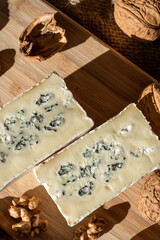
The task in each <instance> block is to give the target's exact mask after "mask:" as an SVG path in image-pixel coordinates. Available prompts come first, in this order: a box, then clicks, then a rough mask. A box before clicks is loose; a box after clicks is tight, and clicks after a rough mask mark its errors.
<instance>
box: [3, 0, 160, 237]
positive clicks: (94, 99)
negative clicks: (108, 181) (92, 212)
mask: <svg viewBox="0 0 160 240" xmlns="http://www.w3.org/2000/svg"><path fill="white" fill-rule="evenodd" d="M47 12H54V13H55V18H56V20H57V22H58V24H59V25H61V26H62V27H64V28H65V29H66V32H67V38H68V43H67V45H66V46H65V48H64V49H63V51H61V52H60V53H57V54H56V55H55V56H53V57H52V58H50V59H48V60H46V61H44V62H41V63H33V62H31V61H28V60H26V59H24V57H23V56H21V54H20V53H19V42H18V38H19V36H20V34H21V32H22V31H23V29H24V28H25V27H26V26H27V25H28V24H29V23H30V22H31V21H32V20H33V19H34V18H36V17H37V16H39V15H40V14H43V13H47ZM0 65H1V72H0V104H1V105H3V104H4V103H6V102H8V101H9V100H11V99H12V98H13V97H15V96H17V95H18V94H19V93H21V92H23V91H24V90H26V89H28V88H30V87H31V86H33V85H34V84H35V83H37V82H39V81H40V80H41V79H43V78H44V77H45V76H47V75H48V74H49V73H51V72H52V71H56V72H57V73H58V74H59V75H61V76H62V77H63V78H64V79H65V81H66V83H67V86H68V88H69V89H70V90H71V91H72V92H73V94H74V97H75V98H76V99H77V100H78V102H79V103H80V104H81V105H82V107H83V108H84V109H85V110H86V111H87V113H88V115H89V116H90V117H91V118H92V119H93V120H94V122H95V126H98V125H100V124H102V123H103V122H104V121H106V120H108V119H109V118H111V117H113V116H114V115H115V114H117V113H118V112H119V111H121V110H122V109H123V108H124V107H126V106H127V105H128V104H129V103H131V102H136V101H137V98H138V95H139V94H140V92H141V90H142V89H143V88H144V87H146V86H147V85H148V84H150V83H151V82H152V81H155V80H154V79H153V78H151V77H150V76H149V75H147V74H146V73H144V72H143V71H142V70H140V69H139V68H138V67H136V66H135V65H133V64H132V63H131V62H129V61H128V60H127V59H125V58H124V57H122V56H121V55H120V54H118V53H116V52H115V51H114V50H113V49H110V48H109V47H108V46H106V45H105V44H103V43H102V42H100V41H99V40H98V39H96V37H94V36H92V35H91V34H90V33H89V32H87V31H86V30H84V29H83V28H82V27H80V26H79V25H78V24H76V23H75V22H74V21H72V20H71V19H70V18H68V17H67V16H65V15H64V14H63V13H60V12H57V11H56V10H55V9H53V7H51V6H49V5H48V4H46V3H45V2H43V1H41V0H34V1H33V0H9V1H8V6H7V3H6V1H5V0H0ZM143 181H144V180H141V181H139V182H138V183H137V184H135V185H134V186H132V187H130V188H129V189H128V190H126V191H125V192H124V193H121V194H120V195H119V196H117V197H116V198H114V199H113V200H111V201H109V202H108V203H106V204H105V205H104V207H101V208H100V209H98V210H97V211H96V213H97V214H98V215H101V216H103V217H104V218H105V219H106V222H107V226H106V229H105V231H104V234H103V236H101V238H100V239H101V240H104V239H109V240H151V239H152V240H159V239H160V228H159V226H158V225H157V224H154V225H153V224H151V223H150V222H147V221H145V220H144V219H142V217H141V216H140V214H139V212H138V210H137V202H138V196H139V191H140V187H141V185H142V184H143ZM22 194H26V195H27V196H32V195H39V196H41V198H42V199H43V203H42V205H41V206H40V210H41V211H42V215H43V216H44V217H45V218H47V219H48V220H49V229H48V231H47V232H44V233H42V234H41V235H40V236H37V237H36V238H35V239H42V240H43V239H44V240H46V239H47V240H51V239H52V240H56V239H57V240H58V239H59V240H64V239H65V240H71V239H72V235H73V231H74V229H75V228H76V227H77V226H79V225H81V224H83V223H84V222H86V219H85V220H84V221H83V222H81V223H80V224H78V225H77V226H76V227H73V228H71V227H68V226H67V224H66V222H65V220H64V218H63V217H62V216H61V214H60V212H59V211H58V209H57V207H56V206H55V204H54V202H53V201H52V200H51V198H50V196H49V195H48V194H47V192H46V190H45V189H44V188H43V187H42V186H40V185H39V184H38V182H37V180H36V179H35V177H34V175H33V172H32V171H30V172H29V173H27V174H26V175H24V176H23V177H21V178H20V179H18V180H17V181H15V182H14V183H12V184H10V185H9V186H8V187H7V188H5V189H4V190H3V191H2V192H0V226H2V227H3V228H4V229H5V230H6V231H7V232H8V233H9V234H10V235H12V236H14V237H17V235H16V234H15V233H14V232H13V231H12V230H11V225H12V224H13V223H14V221H13V220H12V219H10V218H9V216H8V207H9V205H10V203H11V199H12V198H13V197H17V196H20V195H22ZM97 197H98V196H97ZM17 239H19V238H18V237H17ZM22 239H25V238H22ZM28 239H30V238H28Z"/></svg>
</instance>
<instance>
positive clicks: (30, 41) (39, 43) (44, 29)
mask: <svg viewBox="0 0 160 240" xmlns="http://www.w3.org/2000/svg"><path fill="white" fill-rule="evenodd" d="M19 40H20V52H21V53H22V54H23V55H24V56H25V57H27V58H29V59H31V60H33V61H43V60H45V59H47V58H49V57H51V56H53V55H54V54H55V53H57V52H59V51H60V50H61V49H62V48H63V46H64V45H65V44H66V43H67V39H66V36H65V30H64V29H62V28H61V27H59V26H57V25H56V20H55V19H54V13H46V14H43V15H41V16H39V17H38V18H36V19H35V20H34V21H33V22H31V23H30V24H29V25H28V27H27V28H26V29H25V30H24V31H23V32H22V34H21V36H20V38H19Z"/></svg>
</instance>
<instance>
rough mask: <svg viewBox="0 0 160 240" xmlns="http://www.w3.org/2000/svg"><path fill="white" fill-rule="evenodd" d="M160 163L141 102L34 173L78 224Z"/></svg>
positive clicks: (157, 143)
mask: <svg viewBox="0 0 160 240" xmlns="http://www.w3.org/2000/svg"><path fill="white" fill-rule="evenodd" d="M159 165H160V141H159V140H158V138H157V136H156V135H155V134H154V133H153V132H152V131H151V127H150V125H149V124H148V123H147V121H146V120H145V118H144V116H143V115H142V113H141V112H140V111H139V110H138V109H137V107H136V106H135V104H130V105H129V106H128V107H127V108H126V109H124V110H123V111H122V112H121V113H120V114H119V115H117V116H116V117H114V118H112V119H111V120H109V121H108V122H106V123H104V124H103V125H101V126H100V127H98V128H96V129H95V130H93V131H91V132H90V133H88V134H87V135H85V136H84V137H82V138H81V139H79V140H78V141H76V142H74V143H73V144H71V145H70V146H68V147H67V148H65V149H64V150H63V151H61V152H59V153H58V154H57V155H56V156H55V157H54V158H51V159H49V160H48V161H46V162H44V164H41V165H40V166H38V167H36V168H35V169H34V171H35V175H36V176H37V178H38V180H39V182H40V183H42V184H43V185H44V186H45V187H46V189H47V191H48V193H49V194H50V195H51V197H52V199H53V200H54V201H55V203H56V204H57V206H58V208H59V210H60V211H61V213H62V214H63V216H64V217H65V218H66V220H67V223H68V225H70V226H73V225H74V224H76V223H78V222H79V221H80V220H82V219H83V218H84V217H85V216H87V215H88V214H89V213H91V212H93V211H94V210H95V209H97V208H98V207H100V206H102V205H103V204H104V203H105V202H106V201H108V200H110V199H112V198H113V197H114V196H116V195H117V194H118V193H120V192H121V191H123V190H125V189H126V188H127V187H128V186H130V185H131V184H133V183H135V182H136V181H138V180H139V179H140V178H142V176H144V175H145V174H146V173H148V172H150V171H151V170H153V169H155V168H157V167H159Z"/></svg>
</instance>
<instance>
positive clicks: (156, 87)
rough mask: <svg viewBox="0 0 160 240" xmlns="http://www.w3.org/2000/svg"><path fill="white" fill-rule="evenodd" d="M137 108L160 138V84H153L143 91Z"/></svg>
mask: <svg viewBox="0 0 160 240" xmlns="http://www.w3.org/2000/svg"><path fill="white" fill-rule="evenodd" d="M137 107H138V108H139V109H140V110H141V111H142V113H143V114H144V116H145V117H146V119H147V120H148V121H149V122H150V125H151V127H152V130H153V131H154V132H155V134H157V136H159V138H160V83H152V84H150V85H149V86H148V87H146V88H145V89H144V90H143V91H142V93H141V94H140V96H139V100H138V104H137Z"/></svg>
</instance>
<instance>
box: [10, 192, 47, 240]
mask: <svg viewBox="0 0 160 240" xmlns="http://www.w3.org/2000/svg"><path fill="white" fill-rule="evenodd" d="M41 202H42V200H41V198H40V197H38V196H33V197H32V198H30V199H28V198H27V197H26V196H24V195H23V196H21V197H20V198H15V199H13V200H12V204H13V205H11V206H10V208H9V214H10V216H11V217H13V218H21V222H19V223H16V224H13V225H12V229H13V230H14V231H16V232H18V233H19V235H20V236H21V237H23V236H24V235H29V234H30V236H31V237H34V235H35V234H39V232H40V230H42V231H46V230H47V229H48V220H46V219H42V218H41V217H40V211H39V210H38V209H37V207H38V206H39V205H40V204H41Z"/></svg>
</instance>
